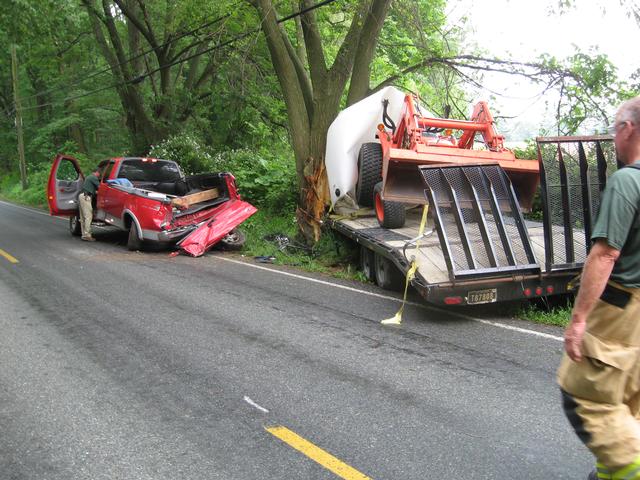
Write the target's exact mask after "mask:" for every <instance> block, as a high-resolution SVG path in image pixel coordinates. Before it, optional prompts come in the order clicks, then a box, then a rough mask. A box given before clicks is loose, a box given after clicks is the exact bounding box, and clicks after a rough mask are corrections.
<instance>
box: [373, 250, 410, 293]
mask: <svg viewBox="0 0 640 480" xmlns="http://www.w3.org/2000/svg"><path fill="white" fill-rule="evenodd" d="M374 259H375V260H374V267H375V274H376V283H377V284H378V286H379V287H380V288H384V289H385V290H393V291H396V292H399V291H402V290H403V289H404V281H405V279H404V277H403V276H402V273H401V272H400V270H398V268H397V267H396V266H395V265H394V264H393V262H392V261H391V260H389V259H388V258H386V257H384V256H382V255H381V254H379V253H377V252H376V253H375V254H374Z"/></svg>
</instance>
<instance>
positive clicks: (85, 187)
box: [82, 175, 100, 195]
mask: <svg viewBox="0 0 640 480" xmlns="http://www.w3.org/2000/svg"><path fill="white" fill-rule="evenodd" d="M98 185H100V180H98V177H96V176H95V175H89V176H88V177H87V178H85V179H84V183H83V184H82V191H83V192H85V193H88V194H89V195H95V193H96V190H98Z"/></svg>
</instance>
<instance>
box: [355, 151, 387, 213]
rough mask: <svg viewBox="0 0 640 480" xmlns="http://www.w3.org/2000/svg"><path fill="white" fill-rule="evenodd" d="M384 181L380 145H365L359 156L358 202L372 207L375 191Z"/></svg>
mask: <svg viewBox="0 0 640 480" xmlns="http://www.w3.org/2000/svg"><path fill="white" fill-rule="evenodd" d="M381 180H382V147H381V146H380V144H379V143H363V144H362V146H361V147H360V153H359V154H358V181H357V183H356V202H358V205H360V206H361V207H371V206H372V205H371V201H372V199H373V189H374V187H375V186H376V183H378V182H379V181H381Z"/></svg>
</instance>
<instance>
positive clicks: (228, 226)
mask: <svg viewBox="0 0 640 480" xmlns="http://www.w3.org/2000/svg"><path fill="white" fill-rule="evenodd" d="M257 211H258V209H257V208H256V207H254V206H253V205H251V204H250V203H247V202H243V201H242V200H238V199H231V200H229V201H228V202H226V203H224V204H223V205H222V206H220V208H219V209H218V210H217V212H216V214H215V215H214V216H213V217H211V218H210V219H208V220H206V221H205V222H204V223H203V224H202V225H200V226H199V227H198V228H196V229H195V230H194V231H193V232H191V233H190V234H189V235H187V236H186V237H184V238H183V239H182V240H180V241H179V242H178V247H180V250H182V251H183V252H185V253H186V254H188V255H191V256H193V257H199V256H200V255H202V254H203V253H204V252H206V251H207V250H208V249H209V248H211V247H212V246H213V245H215V244H216V243H218V242H219V241H220V240H221V239H222V237H224V236H225V235H226V234H227V233H229V232H230V231H231V230H233V229H234V228H235V227H237V226H238V225H240V224H241V223H242V222H244V221H245V220H246V219H247V218H249V217H250V216H251V215H253V214H254V213H256V212H257Z"/></svg>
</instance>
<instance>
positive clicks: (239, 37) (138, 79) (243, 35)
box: [22, 0, 336, 111]
mask: <svg viewBox="0 0 640 480" xmlns="http://www.w3.org/2000/svg"><path fill="white" fill-rule="evenodd" d="M335 1H336V0H323V1H321V2H319V3H316V4H315V5H312V6H310V7H307V8H304V9H302V10H299V11H298V12H295V13H292V14H291V15H288V16H286V17H283V18H281V19H279V20H277V23H283V22H286V21H288V20H291V19H292V18H295V17H298V16H300V15H304V14H305V13H308V12H310V11H312V10H316V9H318V8H320V7H324V6H325V5H328V4H330V3H333V2H335ZM259 31H260V28H259V27H258V28H254V29H252V30H249V31H246V32H244V33H241V34H239V35H236V36H235V37H233V38H231V39H229V40H227V41H225V42H222V43H218V44H216V45H214V46H212V47H210V48H208V49H206V50H203V51H202V52H198V53H195V54H193V55H189V56H187V57H185V58H182V59H180V60H176V61H174V62H171V63H169V64H166V65H161V66H160V67H158V68H156V69H153V70H151V71H149V72H147V73H145V74H143V75H140V76H138V77H136V78H134V79H132V80H125V81H119V82H116V83H114V84H111V85H108V86H106V87H101V88H98V89H95V90H91V91H90V92H86V93H83V94H80V95H75V96H72V97H67V98H64V99H62V100H59V101H57V102H49V103H45V104H40V105H35V106H32V107H27V108H23V109H22V110H23V111H25V110H34V109H36V108H42V107H49V106H53V105H61V104H64V103H66V102H70V101H72V100H77V99H79V98H83V97H88V96H90V95H94V94H96V93H99V92H102V91H104V90H108V89H110V88H115V87H119V86H123V85H127V84H132V85H133V84H136V83H140V82H141V81H142V80H144V79H145V78H147V77H149V76H151V75H153V74H154V73H156V72H158V71H160V70H163V69H165V68H170V67H173V66H175V65H178V64H180V63H184V62H187V61H189V60H191V59H192V58H195V57H198V56H200V55H204V54H206V53H210V52H212V51H214V50H218V49H220V48H223V47H226V46H228V45H231V44H232V43H235V42H237V41H238V40H242V39H243V38H246V37H248V36H249V35H252V34H254V33H256V32H259ZM203 42H204V41H202V42H197V43H194V46H195V45H198V44H200V43H203ZM29 98H31V97H29Z"/></svg>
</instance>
